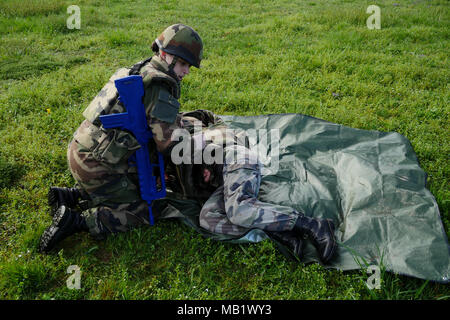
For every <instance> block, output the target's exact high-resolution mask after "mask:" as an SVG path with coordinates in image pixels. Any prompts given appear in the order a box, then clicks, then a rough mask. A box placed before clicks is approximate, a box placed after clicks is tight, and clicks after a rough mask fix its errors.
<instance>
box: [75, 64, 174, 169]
mask: <svg viewBox="0 0 450 320" xmlns="http://www.w3.org/2000/svg"><path fill="white" fill-rule="evenodd" d="M136 65H139V68H135V66H136ZM136 65H135V66H133V67H132V68H131V69H128V68H121V69H119V70H117V71H116V72H115V73H114V74H113V75H112V76H111V78H110V79H109V81H108V83H107V84H106V85H105V86H104V87H103V88H102V90H101V91H100V92H99V93H98V94H97V96H96V97H95V98H94V99H93V100H92V102H91V103H90V104H89V106H88V107H87V108H86V110H85V111H84V112H83V116H84V117H85V118H86V120H85V121H84V122H83V123H82V124H81V126H80V127H79V128H78V130H77V131H76V132H75V134H74V139H75V140H76V141H77V142H78V143H79V144H81V145H82V146H84V147H85V148H84V150H86V151H88V152H92V154H93V156H94V158H95V159H96V160H98V161H105V162H107V163H110V164H117V163H119V162H123V161H124V160H126V159H127V157H128V156H129V155H131V154H132V153H133V152H134V151H135V150H136V149H138V148H139V147H140V146H139V143H138V142H137V140H136V138H135V137H134V136H133V135H132V134H131V133H129V132H127V131H123V130H120V129H104V128H103V127H102V125H101V122H100V119H99V117H100V115H104V114H112V113H122V112H125V108H124V106H123V105H122V103H121V102H120V101H119V100H118V93H117V90H116V87H115V85H114V81H115V80H116V79H119V78H122V77H126V76H128V75H130V71H131V72H134V73H133V74H140V75H141V76H142V78H143V82H144V88H145V93H144V98H143V102H144V106H145V110H146V114H147V119H148V123H149V126H150V129H151V130H152V132H153V137H154V142H155V144H156V148H157V149H158V151H161V152H163V153H164V152H167V153H170V147H171V146H173V145H174V144H175V143H174V142H172V141H171V135H172V132H173V130H175V129H176V128H178V127H179V126H180V120H181V118H180V116H179V115H178V110H179V107H180V104H179V102H178V99H179V97H180V87H179V83H178V81H177V80H175V79H174V78H173V77H171V76H170V75H169V74H168V70H169V69H168V65H167V63H166V62H165V61H163V60H161V59H160V58H159V57H158V56H153V57H152V58H151V59H147V60H146V61H142V62H140V63H138V64H136ZM137 69H139V70H137Z"/></svg>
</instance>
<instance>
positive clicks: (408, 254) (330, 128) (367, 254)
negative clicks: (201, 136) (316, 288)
mask: <svg viewBox="0 0 450 320" xmlns="http://www.w3.org/2000/svg"><path fill="white" fill-rule="evenodd" d="M222 118H223V119H224V120H225V121H226V122H227V124H228V125H229V126H230V128H239V129H243V130H246V131H248V132H253V131H252V129H253V130H254V129H256V132H257V134H256V138H257V139H259V140H258V141H259V142H260V146H262V147H259V148H258V151H259V152H260V155H261V157H262V159H263V160H264V161H266V167H267V168H268V171H266V172H265V173H264V172H263V173H264V175H263V178H262V183H261V188H260V194H259V199H260V200H262V201H267V202H271V203H275V204H282V205H287V206H291V207H293V208H296V209H298V210H302V211H303V212H307V213H308V215H312V216H315V217H327V218H332V219H333V220H334V222H335V224H336V227H337V232H336V236H337V239H338V241H339V249H338V252H337V255H336V257H335V258H334V259H333V260H332V261H331V263H330V264H329V265H328V266H326V267H330V268H336V269H340V270H351V269H359V268H365V267H367V266H370V265H378V266H381V267H385V268H386V270H387V271H391V272H395V273H398V274H403V275H409V276H413V277H417V278H421V279H429V280H432V281H437V282H448V281H449V274H450V251H449V248H450V247H449V245H448V240H447V236H446V234H445V231H444V228H443V224H442V221H441V217H440V213H439V209H438V206H437V203H436V200H435V198H434V197H433V195H432V194H431V193H430V192H429V190H427V189H426V173H425V172H424V171H423V170H422V169H421V168H420V166H419V163H418V160H417V157H416V155H415V153H414V150H413V148H412V146H411V144H410V142H409V141H408V140H407V139H406V138H405V137H404V136H402V135H400V134H398V133H394V132H380V131H368V130H360V129H353V128H349V127H346V126H342V125H338V124H334V123H330V122H327V121H324V120H320V119H317V118H313V117H310V116H305V115H301V114H276V115H262V116H254V117H251V116H222ZM271 130H272V131H271ZM272 132H273V133H274V134H273V135H271V134H272ZM277 134H278V135H279V140H278V139H277ZM264 135H265V136H266V138H264ZM250 136H251V135H250ZM272 136H273V137H274V138H272ZM265 139H266V140H265ZM277 144H278V145H277ZM264 146H265V148H264ZM276 149H278V150H279V156H278V155H277V153H276V152H274V151H276ZM269 160H270V161H269ZM186 208H187V207H186V206H184V207H183V210H181V211H184V212H183V213H184V217H185V219H184V220H185V222H186V223H187V224H189V225H191V226H192V227H194V228H195V229H196V230H198V231H199V232H201V233H202V234H204V235H205V236H208V237H212V238H215V239H217V240H224V241H235V242H239V241H243V242H249V241H250V242H258V241H261V240H263V239H265V238H266V236H265V234H264V233H263V232H262V231H260V230H252V231H251V232H249V233H248V234H246V235H245V236H243V237H241V238H239V239H236V238H232V237H225V236H223V235H218V234H211V233H209V232H206V231H203V230H201V229H200V228H199V227H198V222H197V219H198V217H197V214H198V209H199V208H197V209H195V206H194V207H193V208H194V209H193V210H191V212H188V211H186V210H187V209H186ZM312 261H318V259H317V257H316V255H315V249H314V248H313V247H312V246H311V245H309V244H308V246H307V247H306V248H305V259H304V262H305V263H308V262H312Z"/></svg>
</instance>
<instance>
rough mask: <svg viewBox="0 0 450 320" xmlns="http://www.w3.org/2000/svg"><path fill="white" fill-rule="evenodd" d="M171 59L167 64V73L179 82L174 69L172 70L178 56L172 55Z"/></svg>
mask: <svg viewBox="0 0 450 320" xmlns="http://www.w3.org/2000/svg"><path fill="white" fill-rule="evenodd" d="M172 56H173V59H172V62H171V63H170V65H169V74H170V75H171V76H172V78H174V79H175V80H176V81H177V82H180V80H179V79H178V76H177V74H176V73H175V71H174V70H173V69H174V68H175V65H176V64H177V61H178V56H175V55H172Z"/></svg>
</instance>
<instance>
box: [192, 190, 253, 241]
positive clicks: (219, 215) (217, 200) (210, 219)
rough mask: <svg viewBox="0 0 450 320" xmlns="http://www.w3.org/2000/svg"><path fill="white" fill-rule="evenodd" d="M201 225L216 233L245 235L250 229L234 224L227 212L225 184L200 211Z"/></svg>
mask: <svg viewBox="0 0 450 320" xmlns="http://www.w3.org/2000/svg"><path fill="white" fill-rule="evenodd" d="M199 220H200V226H201V227H203V228H205V229H206V230H209V231H211V232H214V233H221V234H228V235H233V236H240V235H244V234H245V233H246V232H248V231H249V229H247V228H244V227H241V226H238V225H236V224H233V223H232V222H231V221H230V219H228V217H227V215H226V212H225V203H224V200H223V186H220V187H219V188H217V190H216V191H214V193H213V194H212V195H211V197H209V199H208V200H207V201H206V202H205V204H204V205H203V207H202V209H201V211H200V216H199Z"/></svg>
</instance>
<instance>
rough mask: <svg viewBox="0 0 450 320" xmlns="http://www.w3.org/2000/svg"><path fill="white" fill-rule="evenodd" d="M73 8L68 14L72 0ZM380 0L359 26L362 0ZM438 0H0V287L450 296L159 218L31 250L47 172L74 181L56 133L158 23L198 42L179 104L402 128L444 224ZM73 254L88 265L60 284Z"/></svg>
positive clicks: (143, 45) (25, 293)
mask: <svg viewBox="0 0 450 320" xmlns="http://www.w3.org/2000/svg"><path fill="white" fill-rule="evenodd" d="M72 4H76V5H78V6H79V7H80V10H81V28H80V29H79V30H77V29H72V30H71V29H68V28H67V26H66V20H67V18H68V17H69V14H68V13H67V7H68V6H69V5H72ZM370 4H376V5H378V6H379V7H380V8H381V29H379V30H369V29H368V28H367V26H366V20H367V18H368V17H369V15H370V14H367V13H366V8H367V7H368V6H369V5H370ZM449 9H450V5H449V2H448V1H445V0H443V1H425V0H422V1H420V0H417V1H387V0H377V1H350V0H327V1H326V0H319V1H312V0H309V1H292V0H278V1H262V0H261V1H260V0H253V1H245V2H244V1H242V2H241V1H230V0H228V1H219V0H216V1H212V0H209V1H200V0H180V1H146V0H138V1H133V2H128V1H103V0H102V1H100V0H77V1H58V0H55V1H52V0H45V1H37V0H22V1H19V0H16V1H10V0H4V1H1V2H0V34H1V40H0V210H1V214H0V298H1V299H449V298H450V290H449V287H448V285H447V286H446V285H442V284H436V283H430V282H427V281H423V280H419V279H414V278H408V277H404V276H400V275H395V274H392V273H383V274H382V283H381V289H379V290H369V289H367V287H366V284H365V282H366V280H367V278H368V275H367V274H366V272H365V271H364V270H360V271H351V272H341V271H336V270H326V269H324V268H322V267H321V266H320V265H318V264H310V265H306V266H305V265H301V264H295V263H292V262H289V261H287V260H286V259H285V258H284V256H282V255H281V254H280V253H279V252H278V251H277V250H276V249H275V247H274V246H273V245H272V243H270V242H267V241H265V242H262V243H258V244H253V245H233V244H225V243H220V242H215V241H211V240H205V239H203V238H202V237H201V236H200V235H198V234H197V233H196V232H195V231H193V230H191V229H190V228H188V227H186V226H184V225H181V224H180V223H177V222H176V221H165V222H161V223H158V224H157V225H156V226H155V227H152V228H139V229H135V230H134V231H132V232H129V233H126V234H118V235H116V236H111V237H109V238H108V239H107V240H106V241H103V242H96V241H94V240H92V239H91V238H89V237H88V236H87V235H84V234H82V235H75V236H74V237H71V238H70V239H67V240H66V241H65V242H64V245H63V248H64V249H63V250H61V251H59V253H57V254H53V255H41V254H38V253H37V245H38V241H39V237H40V235H41V233H42V232H43V230H44V229H45V228H46V227H47V226H48V225H49V224H50V221H51V219H50V216H49V215H48V206H47V203H46V201H47V200H46V192H47V190H48V187H49V186H50V185H59V186H72V185H73V183H74V180H73V178H72V177H71V175H70V172H69V171H68V169H67V163H66V146H67V143H68V142H69V141H70V139H71V136H72V134H73V132H74V131H75V130H76V128H77V127H78V125H79V124H80V123H81V121H82V119H83V117H82V111H83V110H84V108H85V107H86V106H87V105H88V103H89V102H90V100H91V99H92V98H93V97H94V96H95V95H96V93H97V92H98V91H99V90H100V88H101V87H102V86H103V85H104V83H105V82H106V81H107V79H108V78H109V77H110V76H111V74H112V73H113V72H114V71H115V70H116V69H117V68H119V67H122V66H130V65H132V64H133V63H135V62H137V61H139V60H142V59H143V58H146V57H148V56H150V45H151V43H152V41H153V40H154V38H155V37H156V36H157V35H158V34H159V33H160V32H161V31H162V30H163V29H164V28H165V27H167V26H169V25H171V24H173V23H177V22H181V23H185V24H188V25H191V26H193V27H194V28H195V29H196V30H197V31H198V32H199V34H200V35H201V36H202V38H203V40H204V44H205V50H204V58H205V59H204V61H203V62H202V66H203V67H202V68H201V69H200V70H197V69H192V70H191V74H190V75H189V76H188V77H187V78H186V79H185V80H184V81H183V84H182V96H181V99H180V102H181V105H182V109H183V110H192V109H197V108H206V109H209V110H211V111H213V112H215V113H218V114H237V115H254V114H269V113H290V112H292V113H302V114H307V115H311V116H314V117H318V118H321V119H324V120H327V121H331V122H334V123H339V124H343V125H346V126H350V127H354V128H361V129H369V130H380V131H396V132H398V133H400V134H402V135H404V136H406V137H407V138H408V139H409V140H410V141H411V143H412V145H413V147H414V149H415V151H416V153H417V156H418V158H419V161H420V164H421V166H422V168H423V169H424V170H425V171H426V172H427V173H428V174H429V177H428V188H429V189H430V191H431V192H432V193H433V194H434V196H435V197H436V200H437V203H438V205H439V208H440V212H441V216H442V220H443V223H444V227H445V231H446V233H447V236H448V235H449V234H450V232H449V230H450V215H449V211H450V210H449V209H450V201H449V199H450V190H449V184H450V172H449V170H450V165H449V155H450V143H449V141H450V130H449V111H450V110H449V105H450V104H449V102H450V101H449V100H450V99H449V98H450V92H449V81H448V80H449V79H450V77H449V76H450V74H449V71H450V68H449V67H450V64H449V54H448V53H449V43H450V39H449V36H450V10H449ZM70 265H78V266H79V267H80V269H81V271H82V277H81V289H80V290H69V289H68V288H67V287H66V280H67V278H68V277H69V275H68V274H67V273H66V270H67V268H68V267H69V266H70Z"/></svg>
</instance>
